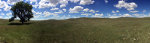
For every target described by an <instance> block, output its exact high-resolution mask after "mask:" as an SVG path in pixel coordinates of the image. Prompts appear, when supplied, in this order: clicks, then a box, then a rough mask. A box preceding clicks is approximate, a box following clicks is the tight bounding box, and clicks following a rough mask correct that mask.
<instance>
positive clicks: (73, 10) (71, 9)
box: [69, 6, 84, 13]
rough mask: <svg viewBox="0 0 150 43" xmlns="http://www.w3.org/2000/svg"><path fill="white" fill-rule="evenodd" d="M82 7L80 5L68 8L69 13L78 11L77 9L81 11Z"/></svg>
mask: <svg viewBox="0 0 150 43" xmlns="http://www.w3.org/2000/svg"><path fill="white" fill-rule="evenodd" d="M83 9H84V8H83V7H82V6H75V7H74V8H70V9H69V13H79V11H82V10H83Z"/></svg>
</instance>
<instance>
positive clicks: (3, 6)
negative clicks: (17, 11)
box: [0, 1, 11, 11]
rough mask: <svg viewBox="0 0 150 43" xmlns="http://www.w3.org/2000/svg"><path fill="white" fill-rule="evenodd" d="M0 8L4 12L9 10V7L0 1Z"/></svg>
mask: <svg viewBox="0 0 150 43" xmlns="http://www.w3.org/2000/svg"><path fill="white" fill-rule="evenodd" d="M0 8H2V9H4V11H8V10H10V9H11V7H10V6H9V5H8V4H7V3H6V2H5V1H0Z"/></svg>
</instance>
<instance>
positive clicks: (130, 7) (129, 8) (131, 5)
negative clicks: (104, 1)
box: [115, 1, 138, 10]
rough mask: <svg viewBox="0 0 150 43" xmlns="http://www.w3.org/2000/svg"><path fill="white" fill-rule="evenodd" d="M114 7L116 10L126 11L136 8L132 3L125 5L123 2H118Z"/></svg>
mask: <svg viewBox="0 0 150 43" xmlns="http://www.w3.org/2000/svg"><path fill="white" fill-rule="evenodd" d="M115 7H117V8H126V9H127V10H134V9H135V8H136V7H138V6H137V4H136V3H134V2H131V3H127V2H125V1H119V2H118V4H116V5H115Z"/></svg>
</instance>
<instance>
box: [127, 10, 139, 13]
mask: <svg viewBox="0 0 150 43" xmlns="http://www.w3.org/2000/svg"><path fill="white" fill-rule="evenodd" d="M129 12H131V13H137V12H139V11H136V10H133V11H129Z"/></svg>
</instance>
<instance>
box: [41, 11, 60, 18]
mask: <svg viewBox="0 0 150 43" xmlns="http://www.w3.org/2000/svg"><path fill="white" fill-rule="evenodd" d="M43 14H44V17H48V16H50V15H53V16H57V15H58V14H55V13H50V12H48V11H44V12H43Z"/></svg>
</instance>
